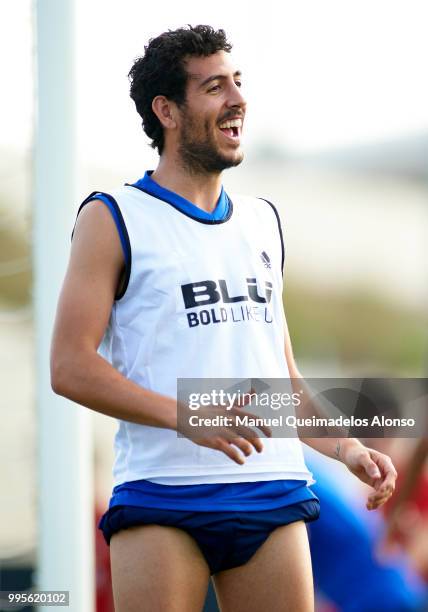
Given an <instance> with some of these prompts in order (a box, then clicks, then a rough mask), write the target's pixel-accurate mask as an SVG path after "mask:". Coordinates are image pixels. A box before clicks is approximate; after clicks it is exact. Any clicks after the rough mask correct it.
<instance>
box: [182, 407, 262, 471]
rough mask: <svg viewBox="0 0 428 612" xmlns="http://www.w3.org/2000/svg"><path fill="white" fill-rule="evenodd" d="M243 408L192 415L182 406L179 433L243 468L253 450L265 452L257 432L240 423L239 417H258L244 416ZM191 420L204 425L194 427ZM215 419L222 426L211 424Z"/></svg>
mask: <svg viewBox="0 0 428 612" xmlns="http://www.w3.org/2000/svg"><path fill="white" fill-rule="evenodd" d="M242 407H243V406H242V405H237V404H234V406H233V408H231V409H228V410H227V409H226V408H220V407H217V406H216V407H214V406H207V407H202V408H200V409H198V410H197V411H190V410H188V409H187V407H186V406H183V405H181V406H180V409H179V413H178V414H179V418H178V424H177V431H178V432H179V433H181V434H182V435H184V436H185V437H186V438H188V439H189V440H191V441H192V442H194V443H195V444H198V445H199V446H205V447H207V448H212V449H214V450H218V451H220V452H222V453H224V454H225V455H226V456H227V457H229V458H230V459H231V460H232V461H234V462H235V463H237V464H238V465H243V464H244V463H245V457H248V456H249V455H251V453H252V452H253V450H254V449H255V450H256V451H257V452H258V453H261V452H262V450H263V443H262V441H261V439H260V434H259V433H257V432H256V431H255V430H254V429H252V428H250V427H246V426H245V425H241V424H239V423H237V417H238V416H239V417H241V418H242V416H243V415H244V414H245V415H246V416H248V417H253V418H257V417H256V415H254V414H251V413H249V412H247V411H245V413H244V412H243V411H242ZM240 408H241V409H240ZM190 417H197V419H198V423H199V422H201V425H198V426H195V425H192V423H191V422H190V420H189V419H190ZM213 418H218V419H219V424H216V425H213V424H211V423H210V421H211V419H213ZM199 420H200V421H199ZM217 422H218V421H217ZM258 429H260V431H262V432H263V433H264V434H265V435H266V436H267V437H271V435H272V432H271V430H270V429H269V428H268V427H265V426H263V425H260V426H258ZM239 451H241V452H239Z"/></svg>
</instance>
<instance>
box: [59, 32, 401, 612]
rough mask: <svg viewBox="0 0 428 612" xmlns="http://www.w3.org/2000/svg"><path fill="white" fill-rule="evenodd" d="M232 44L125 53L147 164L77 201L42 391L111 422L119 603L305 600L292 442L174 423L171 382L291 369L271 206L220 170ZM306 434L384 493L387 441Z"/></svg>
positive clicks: (235, 135)
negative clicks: (153, 151)
mask: <svg viewBox="0 0 428 612" xmlns="http://www.w3.org/2000/svg"><path fill="white" fill-rule="evenodd" d="M230 50H231V45H230V44H229V43H228V42H227V40H226V37H225V34H224V32H223V31H222V30H219V31H215V30H213V29H212V28H211V27H208V26H197V27H194V28H193V27H190V26H189V27H188V28H181V29H178V30H176V31H169V32H166V33H164V34H162V35H160V36H159V37H157V38H155V39H153V40H151V41H150V43H149V45H148V46H147V47H146V48H145V54H144V56H143V57H142V58H139V59H138V60H137V61H136V62H135V64H134V66H133V67H132V69H131V72H130V78H131V97H132V98H133V100H134V102H135V104H136V108H137V111H138V112H139V114H140V115H141V117H142V120H143V128H144V130H145V132H146V134H147V135H148V136H149V137H150V138H151V139H152V146H153V147H155V148H157V149H158V152H159V154H160V160H159V164H158V166H157V168H156V170H155V171H154V172H147V173H146V174H145V176H144V177H143V178H142V179H140V180H139V181H137V182H136V183H134V184H133V185H125V186H124V187H122V188H120V189H118V190H116V191H115V192H114V193H112V194H104V193H101V192H97V193H94V194H91V196H89V197H88V198H87V199H86V200H85V202H84V203H83V204H82V206H81V208H80V209H79V214H78V219H77V222H76V226H75V231H74V239H73V244H72V250H71V258H70V264H69V268H68V271H67V275H66V278H65V282H64V287H63V289H62V293H61V297H60V301H59V306H58V314H57V320H56V327H55V332H54V338H53V345H52V360H51V361H52V386H53V389H54V391H56V392H57V393H59V394H61V395H64V396H66V397H69V398H70V399H72V400H73V401H75V402H78V403H80V404H82V405H84V406H87V407H89V408H91V409H93V410H96V411H99V412H102V413H103V414H106V415H109V416H112V417H115V418H117V419H119V430H118V433H117V436H116V441H115V448H116V460H115V467H114V475H115V488H114V491H113V496H112V500H111V503H110V508H109V511H108V512H107V513H106V514H105V515H104V517H103V520H102V522H101V527H102V529H103V533H104V536H105V538H106V540H107V541H108V542H109V543H110V550H111V563H112V580H113V590H114V598H115V605H116V610H117V611H118V612H123V611H126V612H130V611H134V610H162V611H163V610H165V611H168V612H169V611H175V610H176V611H183V612H184V611H185V612H192V611H193V610H195V611H196V610H200V609H201V607H202V605H203V601H204V598H205V594H206V589H207V583H208V579H209V576H210V574H211V575H213V577H214V584H215V589H216V594H217V597H218V600H219V603H220V605H221V609H222V610H224V611H229V610H230V611H232V610H233V612H239V611H240V610H245V611H246V612H248V611H251V610H254V611H256V610H262V609H265V608H266V609H270V610H275V611H277V612H279V611H281V610H293V611H295V612H297V611H299V612H307V611H310V610H312V609H313V585H312V575H311V563H310V555H309V548H308V541H307V533H306V529H305V521H306V522H308V521H311V520H314V519H316V518H317V517H318V513H319V509H318V499H317V498H316V496H315V495H314V494H313V493H312V492H311V490H310V489H309V487H308V486H307V484H308V483H310V482H311V474H310V472H309V471H308V470H307V468H306V466H305V464H304V459H303V454H302V450H301V443H300V441H299V440H298V439H297V438H291V439H283V440H278V439H275V440H274V439H269V437H267V439H265V440H264V441H263V443H262V441H261V439H260V432H257V431H256V430H251V429H248V428H243V427H240V428H239V427H232V428H227V427H226V426H225V427H220V428H218V429H217V430H216V435H206V436H204V437H193V436H192V435H191V433H190V432H189V431H187V430H182V433H184V434H185V436H187V438H186V437H179V436H177V429H178V428H179V425H178V424H177V403H176V387H177V379H178V378H186V377H187V378H189V377H191V378H197V379H207V378H234V379H238V380H239V379H246V378H248V377H255V378H257V377H270V378H287V377H289V376H291V377H298V376H300V374H299V372H298V370H297V368H296V365H295V362H294V359H293V354H292V350H291V343H290V338H289V334H288V330H287V326H286V323H285V319H284V315H283V305H282V265H283V244H282V235H281V227H280V222H279V217H278V214H277V212H276V210H275V208H274V207H273V206H272V205H271V204H270V203H268V202H267V201H265V200H261V199H257V198H250V197H242V196H236V195H233V196H231V197H229V196H228V194H226V193H225V191H224V189H223V188H222V184H221V173H222V171H223V170H224V169H226V168H230V167H233V166H236V165H238V164H239V163H241V161H242V159H243V153H242V148H241V134H242V129H243V124H244V119H245V112H246V101H245V99H244V97H243V94H242V91H241V73H240V71H239V70H238V69H237V68H236V67H235V66H234V64H233V62H232V60H231V57H230ZM100 343H102V345H101V351H102V353H103V355H104V357H105V358H104V357H103V356H101V355H100V354H99V353H98V352H97V349H98V348H99V345H100ZM284 344H285V349H284ZM236 410H237V409H236ZM264 433H265V434H267V435H269V432H268V431H267V430H264ZM308 443H310V444H311V445H312V446H314V447H315V448H317V449H318V450H320V451H321V452H323V453H324V454H326V455H328V456H330V457H335V458H336V459H339V460H341V461H343V462H344V463H345V464H346V465H347V466H348V468H349V469H350V470H351V471H352V472H354V473H355V474H356V475H358V476H359V477H360V478H362V479H363V480H365V481H366V482H369V483H370V484H371V485H372V486H374V487H375V488H374V491H373V493H372V494H371V496H370V498H369V501H368V508H369V509H372V508H376V507H378V506H379V505H380V504H382V503H383V502H384V501H386V499H387V498H388V497H389V496H390V495H391V493H392V490H393V488H394V481H395V476H396V474H395V470H394V468H393V466H392V464H391V461H390V460H389V458H388V457H386V456H385V455H381V454H380V453H377V452H375V451H372V450H370V449H366V448H365V447H363V446H362V445H361V444H360V443H359V442H357V441H356V440H349V439H336V440H329V439H324V440H309V441H308ZM254 451H256V452H254Z"/></svg>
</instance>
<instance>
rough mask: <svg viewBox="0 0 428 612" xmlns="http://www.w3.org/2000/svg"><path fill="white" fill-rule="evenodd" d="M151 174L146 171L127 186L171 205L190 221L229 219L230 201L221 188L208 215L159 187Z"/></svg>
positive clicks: (216, 221)
mask: <svg viewBox="0 0 428 612" xmlns="http://www.w3.org/2000/svg"><path fill="white" fill-rule="evenodd" d="M152 174H153V170H147V172H146V173H145V175H144V176H143V178H141V179H140V180H138V181H137V182H136V183H133V184H132V185H128V186H130V187H135V188H136V189H140V190H141V191H144V192H145V193H148V194H149V195H152V196H154V197H155V198H158V199H159V200H163V201H164V202H168V204H171V205H172V206H174V208H177V209H178V210H180V211H181V212H183V213H184V214H185V215H187V216H189V217H192V219H197V220H198V221H203V222H209V223H222V222H223V221H227V220H228V218H229V217H230V215H231V209H232V207H231V201H230V199H229V197H228V195H227V193H226V192H225V191H224V188H223V187H222V188H221V193H220V197H219V199H218V200H217V204H216V207H215V209H214V210H213V212H211V213H209V212H206V211H205V210H202V209H201V208H199V206H195V204H193V203H192V202H190V201H189V200H187V199H186V198H183V197H182V196H180V195H178V193H175V192H174V191H170V190H169V189H166V188H165V187H161V186H160V185H159V184H158V183H156V181H154V180H153V179H152V178H151V175H152Z"/></svg>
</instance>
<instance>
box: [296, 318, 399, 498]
mask: <svg viewBox="0 0 428 612" xmlns="http://www.w3.org/2000/svg"><path fill="white" fill-rule="evenodd" d="M284 327H285V338H284V339H285V357H286V360H287V365H288V371H289V373H290V379H291V384H292V387H293V391H295V392H297V391H298V390H301V389H302V387H303V391H304V389H305V385H304V381H303V376H302V375H301V374H300V372H299V370H298V368H297V365H296V362H295V359H294V355H293V349H292V345H291V339H290V334H289V331H288V325H287V321H286V320H285V317H284ZM309 398H310V393H309V392H307V399H309ZM309 404H310V406H311V412H312V414H314V413H315V412H318V413H319V416H325V414H324V415H322V414H321V411H320V409H319V407H316V406H314V405H313V404H311V403H310V401H307V402H305V401H303V405H306V406H308V405H309ZM308 416H309V415H308ZM301 440H302V442H304V443H305V444H307V445H308V446H311V447H312V448H313V449H315V450H317V451H318V452H320V453H322V454H323V455H326V456H327V457H331V458H332V459H336V460H338V461H341V462H342V463H344V464H345V465H346V467H347V468H348V470H349V471H350V472H352V473H353V474H355V476H357V477H358V478H359V479H360V480H362V481H363V482H365V483H366V484H368V485H370V486H371V487H373V491H372V492H371V493H370V495H369V497H368V499H367V503H366V507H367V509H368V510H375V509H376V508H379V506H381V505H382V504H384V503H385V502H386V501H387V500H388V499H389V498H390V497H391V495H392V493H393V492H394V489H395V480H396V478H397V472H396V470H395V468H394V465H393V463H392V461H391V459H390V458H389V457H388V456H387V455H384V454H383V453H380V452H378V451H376V450H374V449H372V448H367V447H366V446H364V445H363V444H361V442H359V440H357V439H356V438H347V437H340V436H338V437H334V438H333V437H332V438H301Z"/></svg>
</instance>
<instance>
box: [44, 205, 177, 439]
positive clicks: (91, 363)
mask: <svg viewBox="0 0 428 612" xmlns="http://www.w3.org/2000/svg"><path fill="white" fill-rule="evenodd" d="M123 266H124V258H123V253H122V247H121V244H120V239H119V236H118V233H117V230H116V227H115V224H114V221H113V219H112V217H111V214H110V212H109V211H108V209H107V208H106V206H105V204H104V203H103V202H100V201H93V202H91V203H90V204H87V205H86V206H85V207H84V208H83V210H82V211H81V213H80V215H79V217H78V220H77V223H76V228H75V232H74V238H73V242H72V247H71V255H70V261H69V265H68V269H67V273H66V276H65V279H64V283H63V287H62V291H61V295H60V298H59V303H58V308H57V314H56V321H55V328H54V334H53V339H52V347H51V383H52V388H53V390H54V391H55V393H58V394H59V395H63V396H65V397H67V398H69V399H71V400H73V401H74V402H77V403H79V404H82V405H83V406H86V407H88V408H91V409H92V410H96V411H97V412H101V413H103V414H106V415H108V416H112V417H115V418H118V419H124V420H126V421H133V422H135V423H140V424H145V425H152V426H155V427H166V428H169V429H175V427H176V402H175V400H174V399H172V398H168V397H165V396H162V395H160V394H158V393H154V392H152V391H150V390H147V389H144V388H142V387H140V386H139V385H137V384H135V383H134V382H133V381H131V380H128V379H127V378H126V377H124V376H123V375H122V374H120V373H119V372H118V371H117V370H116V369H115V368H114V367H113V366H112V365H111V364H110V363H108V362H107V361H106V360H105V359H103V358H102V357H101V356H100V355H99V354H98V353H97V349H98V346H99V344H100V342H101V339H102V337H103V334H104V331H105V329H106V327H107V324H108V321H109V318H110V313H111V309H112V305H113V302H114V295H115V291H116V287H117V284H118V282H119V278H120V274H121V271H122V269H123Z"/></svg>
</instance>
